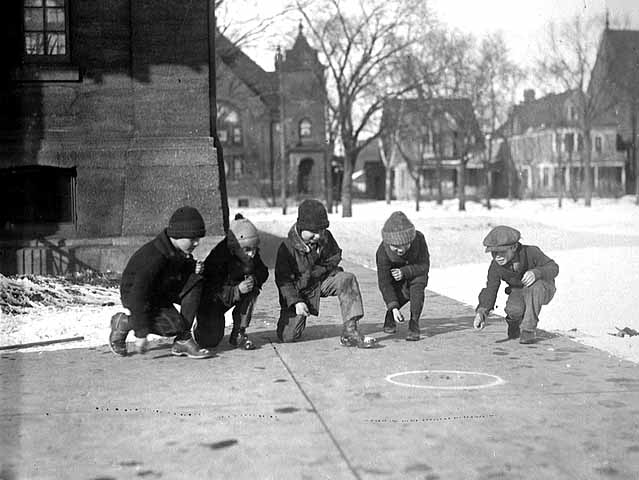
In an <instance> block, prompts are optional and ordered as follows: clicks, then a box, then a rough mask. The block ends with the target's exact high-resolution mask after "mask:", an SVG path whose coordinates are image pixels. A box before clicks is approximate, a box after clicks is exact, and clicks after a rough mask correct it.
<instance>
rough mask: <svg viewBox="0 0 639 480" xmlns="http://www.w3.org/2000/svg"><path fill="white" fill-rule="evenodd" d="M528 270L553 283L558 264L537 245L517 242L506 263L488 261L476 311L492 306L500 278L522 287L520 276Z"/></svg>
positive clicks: (538, 277) (491, 307)
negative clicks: (509, 259)
mask: <svg viewBox="0 0 639 480" xmlns="http://www.w3.org/2000/svg"><path fill="white" fill-rule="evenodd" d="M528 270H532V271H533V272H534V274H535V278H536V280H545V281H547V282H550V283H552V284H553V285H554V284H555V277H556V276H557V275H558V274H559V266H558V265H557V264H556V263H555V261H554V260H552V259H551V258H549V257H547V256H546V255H545V254H544V252H542V251H541V249H540V248H539V247H536V246H534V245H522V244H518V246H517V250H516V251H515V256H514V257H513V259H512V260H511V261H510V262H509V263H508V264H506V265H504V266H501V265H499V264H498V263H497V262H496V261H495V260H492V261H491V262H490V266H489V267H488V279H487V281H486V287H485V288H483V289H482V290H481V292H480V293H479V305H478V306H477V309H476V311H477V312H482V313H485V312H489V311H490V310H492V309H493V308H494V306H495V300H496V299H497V291H498V290H499V286H500V285H501V282H502V280H503V281H504V282H506V283H507V284H508V286H509V287H510V288H523V287H524V284H523V283H522V282H521V278H522V277H523V275H524V273H526V272H527V271H528ZM507 292H509V290H507Z"/></svg>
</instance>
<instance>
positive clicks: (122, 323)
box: [109, 312, 131, 357]
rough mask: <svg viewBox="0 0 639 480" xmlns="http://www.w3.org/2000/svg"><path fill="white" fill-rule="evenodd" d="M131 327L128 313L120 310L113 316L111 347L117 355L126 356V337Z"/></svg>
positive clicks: (110, 337) (110, 335) (110, 336)
mask: <svg viewBox="0 0 639 480" xmlns="http://www.w3.org/2000/svg"><path fill="white" fill-rule="evenodd" d="M129 330H131V327H130V326H129V317H128V315H127V314H126V313H122V312H118V313H116V314H115V315H113V316H112V317H111V333H110V334H109V347H110V348H111V351H112V352H113V353H115V354H116V355H120V356H122V357H126V354H127V351H126V337H127V335H128V334H129Z"/></svg>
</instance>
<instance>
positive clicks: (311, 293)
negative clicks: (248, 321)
mask: <svg viewBox="0 0 639 480" xmlns="http://www.w3.org/2000/svg"><path fill="white" fill-rule="evenodd" d="M341 261H342V250H341V248H339V246H338V245H337V242H336V241H335V238H333V235H332V234H331V232H330V231H329V230H324V234H323V235H322V237H321V238H320V241H319V242H318V245H317V247H316V248H312V247H310V246H309V245H307V244H306V243H304V241H303V240H302V238H301V237H300V234H299V232H298V229H297V224H295V225H293V227H291V229H290V230H289V232H288V235H287V238H286V239H285V240H284V241H283V242H282V244H281V245H280V247H279V249H278V251H277V259H276V261H275V284H276V285H277V288H278V290H279V298H280V306H281V307H282V308H283V309H284V308H291V307H292V306H294V305H295V304H296V303H298V302H304V303H306V304H307V306H308V308H309V311H310V313H311V314H312V315H317V314H318V313H319V298H320V286H321V284H322V282H323V281H324V280H325V279H326V278H328V277H329V276H330V275H333V274H334V273H336V272H338V271H341V270H342V268H341V267H339V263H340V262H341Z"/></svg>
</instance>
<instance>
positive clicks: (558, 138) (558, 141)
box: [553, 133, 561, 153]
mask: <svg viewBox="0 0 639 480" xmlns="http://www.w3.org/2000/svg"><path fill="white" fill-rule="evenodd" d="M553 146H554V151H555V153H561V135H560V134H559V133H555V143H554V145H553Z"/></svg>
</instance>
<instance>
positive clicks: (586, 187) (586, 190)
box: [584, 127, 592, 207]
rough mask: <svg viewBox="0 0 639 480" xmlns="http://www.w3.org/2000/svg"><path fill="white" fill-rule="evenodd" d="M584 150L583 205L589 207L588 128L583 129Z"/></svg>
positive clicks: (590, 140)
mask: <svg viewBox="0 0 639 480" xmlns="http://www.w3.org/2000/svg"><path fill="white" fill-rule="evenodd" d="M584 148H585V150H586V158H585V162H584V205H585V206H586V207H590V206H591V205H592V172H591V171H590V165H592V138H591V137H590V127H586V128H584Z"/></svg>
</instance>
